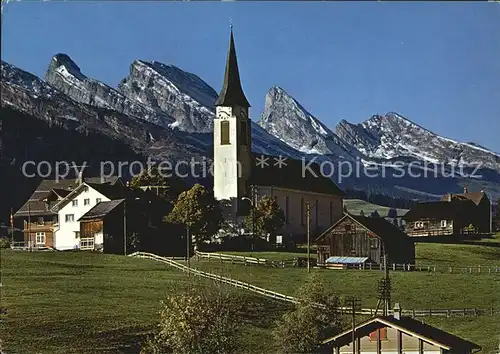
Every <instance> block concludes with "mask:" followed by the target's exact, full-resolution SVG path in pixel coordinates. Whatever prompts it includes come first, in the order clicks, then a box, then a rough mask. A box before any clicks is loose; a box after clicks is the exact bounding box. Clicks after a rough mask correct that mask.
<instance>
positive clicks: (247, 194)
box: [213, 27, 344, 241]
mask: <svg viewBox="0 0 500 354" xmlns="http://www.w3.org/2000/svg"><path fill="white" fill-rule="evenodd" d="M215 106H216V117H215V119H214V131H213V138H214V151H213V153H214V155H213V156H214V165H213V166H214V168H213V178H214V196H215V198H216V199H217V200H220V201H224V200H225V201H230V205H231V206H232V210H233V211H234V212H235V214H236V215H238V216H239V217H242V216H244V215H248V213H249V211H250V208H251V207H252V206H254V205H257V203H258V201H259V199H260V198H262V197H264V196H269V197H271V198H275V199H276V201H277V202H278V204H279V206H280V208H281V209H282V210H283V212H284V214H285V225H284V227H283V229H282V230H281V232H280V234H282V235H283V236H287V237H290V236H291V237H293V238H294V239H295V240H297V241H300V240H303V239H304V238H305V235H306V227H307V226H306V225H307V220H306V215H307V213H306V208H307V206H309V210H310V212H309V215H310V223H309V225H310V234H311V239H312V240H313V239H314V238H315V237H316V236H318V235H319V234H321V233H322V232H323V231H325V230H326V229H327V228H328V227H330V226H331V225H333V224H334V223H335V222H337V221H338V220H340V218H341V217H342V216H343V197H344V192H343V191H342V190H341V189H340V188H339V187H338V186H337V185H336V184H335V183H334V182H333V181H332V180H331V179H330V178H329V177H327V176H322V175H321V173H320V168H319V166H318V165H316V164H313V165H308V166H309V171H311V170H312V171H314V172H315V173H314V174H312V173H309V172H306V171H304V165H307V163H308V162H307V161H305V162H304V161H300V160H293V159H291V158H286V157H283V159H281V158H279V157H276V156H267V155H261V154H257V153H254V152H252V129H251V120H250V118H249V117H250V116H249V109H250V103H249V102H248V100H247V98H246V97H245V93H244V92H243V88H242V85H241V80H240V74H239V70H238V62H237V58H236V49H235V44H234V37H233V30H232V27H231V33H230V40H229V51H228V55H227V60H226V69H225V74H224V83H223V86H222V89H221V92H220V94H219V97H218V99H217V100H216V102H215ZM249 204H250V205H249Z"/></svg>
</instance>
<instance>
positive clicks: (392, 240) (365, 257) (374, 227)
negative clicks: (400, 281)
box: [316, 214, 415, 264]
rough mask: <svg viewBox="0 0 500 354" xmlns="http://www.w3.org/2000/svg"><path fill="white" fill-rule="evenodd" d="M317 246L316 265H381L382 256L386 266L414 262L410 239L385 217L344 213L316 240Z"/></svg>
mask: <svg viewBox="0 0 500 354" xmlns="http://www.w3.org/2000/svg"><path fill="white" fill-rule="evenodd" d="M316 244H317V252H318V264H327V263H331V262H333V263H342V262H344V261H345V262H348V263H350V264H352V263H353V262H355V261H356V260H357V262H358V263H364V262H371V263H376V264H382V263H383V257H384V255H387V262H388V263H389V264H392V263H396V264H413V263H414V262H415V245H414V243H413V240H411V238H410V237H408V235H407V234H405V233H404V232H403V231H402V230H401V229H400V228H398V227H397V226H395V225H394V224H392V223H390V222H388V221H387V220H385V219H384V218H377V217H365V216H359V215H351V214H345V215H344V217H343V218H342V219H340V220H339V221H337V222H336V223H335V224H333V225H332V226H331V227H330V228H329V229H328V230H326V231H325V232H324V233H323V234H322V235H321V236H319V237H318V238H317V240H316ZM342 258H345V259H344V260H342ZM329 259H330V260H329ZM336 259H337V260H336Z"/></svg>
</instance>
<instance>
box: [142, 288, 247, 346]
mask: <svg viewBox="0 0 500 354" xmlns="http://www.w3.org/2000/svg"><path fill="white" fill-rule="evenodd" d="M236 300H237V297H234V296H230V294H229V293H227V292H223V291H222V290H221V289H220V288H218V287H216V286H214V287H213V288H209V289H201V288H198V287H196V288H195V287H193V288H192V289H190V290H189V291H187V292H185V293H181V294H171V295H168V296H167V298H166V300H165V301H163V303H162V305H163V306H162V309H161V310H160V323H159V331H158V333H157V334H156V335H155V336H154V338H152V339H149V340H147V341H146V343H144V345H143V348H142V352H143V353H148V354H157V353H158V354H159V353H175V354H205V353H213V354H230V353H233V352H234V351H233V349H234V334H235V331H236V329H237V326H236V318H237V313H238V310H239V308H240V305H239V304H238V301H236Z"/></svg>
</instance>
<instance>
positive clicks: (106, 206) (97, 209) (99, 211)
mask: <svg viewBox="0 0 500 354" xmlns="http://www.w3.org/2000/svg"><path fill="white" fill-rule="evenodd" d="M124 200H125V199H116V200H111V201H109V202H100V203H98V204H97V205H96V206H94V207H93V208H92V209H90V210H89V211H88V212H86V213H85V214H84V215H83V216H82V217H81V218H80V219H78V221H82V220H92V219H99V218H103V217H105V216H106V215H108V214H109V213H110V212H111V211H112V210H114V209H115V208H116V207H117V206H118V205H120V204H121V203H122V202H123V201H124Z"/></svg>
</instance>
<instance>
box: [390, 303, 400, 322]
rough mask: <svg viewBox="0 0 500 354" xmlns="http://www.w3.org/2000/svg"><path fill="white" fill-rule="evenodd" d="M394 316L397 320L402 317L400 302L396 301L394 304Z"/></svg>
mask: <svg viewBox="0 0 500 354" xmlns="http://www.w3.org/2000/svg"><path fill="white" fill-rule="evenodd" d="M392 312H393V316H394V318H395V319H396V320H400V319H401V305H399V302H396V303H395V304H394V309H393V310H392Z"/></svg>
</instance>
